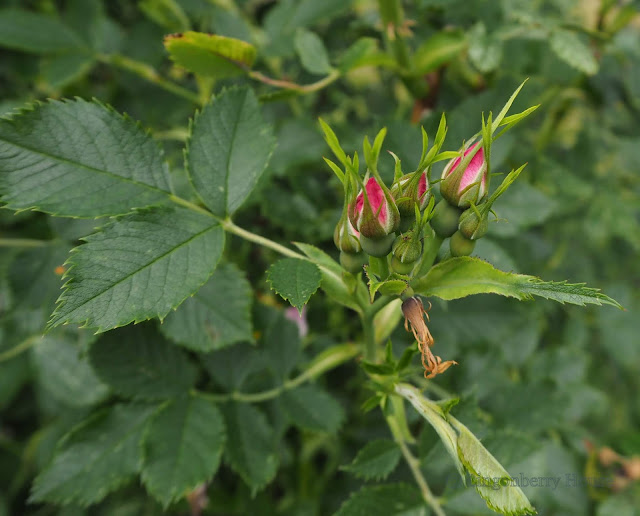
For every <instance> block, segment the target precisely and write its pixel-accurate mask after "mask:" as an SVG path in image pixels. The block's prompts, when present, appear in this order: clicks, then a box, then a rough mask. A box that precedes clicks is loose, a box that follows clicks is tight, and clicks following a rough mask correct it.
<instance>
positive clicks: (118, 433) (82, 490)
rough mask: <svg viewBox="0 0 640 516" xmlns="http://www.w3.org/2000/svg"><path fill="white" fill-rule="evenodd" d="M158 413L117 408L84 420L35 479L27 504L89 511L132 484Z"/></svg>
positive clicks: (150, 409) (143, 407)
mask: <svg viewBox="0 0 640 516" xmlns="http://www.w3.org/2000/svg"><path fill="white" fill-rule="evenodd" d="M154 412H155V407H153V406H149V405H137V404H136V405H116V406H114V407H111V408H109V409H107V410H104V411H102V412H100V413H99V414H97V415H96V416H94V417H92V418H90V419H88V420H87V421H85V423H83V424H81V425H80V426H79V427H78V428H76V429H75V430H74V431H72V432H71V434H69V435H68V437H67V438H66V439H65V440H64V441H63V444H62V446H61V447H60V448H59V449H58V451H57V452H56V454H55V456H54V457H53V460H52V462H51V463H50V464H49V466H48V467H47V468H46V469H45V470H44V471H42V473H40V474H39V475H38V476H37V477H36V479H35V481H34V484H33V488H32V489H31V497H30V498H29V501H30V502H51V503H57V504H71V503H73V504H77V505H82V506H87V505H90V504H93V503H96V502H99V501H100V500H102V499H103V498H104V497H105V496H107V495H108V494H109V493H110V492H111V491H113V490H115V489H117V488H118V487H120V486H121V485H123V484H125V483H126V482H128V481H129V480H131V478H132V477H133V476H134V475H135V474H136V473H138V471H139V470H140V467H141V465H142V446H141V441H142V437H143V435H144V430H145V428H146V426H147V423H148V421H149V418H150V417H151V415H152V414H153V413H154Z"/></svg>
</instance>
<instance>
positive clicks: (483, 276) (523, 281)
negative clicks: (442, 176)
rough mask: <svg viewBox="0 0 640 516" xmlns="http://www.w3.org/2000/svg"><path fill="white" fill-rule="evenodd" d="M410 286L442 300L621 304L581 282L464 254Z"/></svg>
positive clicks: (446, 262)
mask: <svg viewBox="0 0 640 516" xmlns="http://www.w3.org/2000/svg"><path fill="white" fill-rule="evenodd" d="M412 286H413V288H414V289H415V291H416V292H418V293H421V294H424V295H426V296H437V297H439V298H441V299H446V300H451V299H458V298H461V297H466V296H469V295H473V294H490V293H492V294H500V295H502V296H507V297H515V298H517V299H531V298H532V297H533V296H534V295H535V296H540V297H544V298H546V299H552V300H554V301H558V302H560V303H571V304H574V305H581V306H584V305H585V304H587V303H592V304H596V305H602V304H607V305H611V306H615V307H617V308H622V307H621V306H620V304H619V303H618V302H617V301H615V300H613V299H611V298H610V297H609V296H606V295H604V294H602V293H600V292H599V291H598V289H594V288H589V287H586V286H585V285H584V283H579V284H573V285H572V284H568V283H566V282H553V281H542V280H540V279H538V278H535V277H533V276H525V275H523V274H513V273H509V272H503V271H499V270H497V269H495V268H494V267H493V266H492V265H491V264H489V263H487V262H485V261H482V260H479V259H477V258H469V257H466V256H464V257H460V258H451V259H449V260H446V261H444V262H442V263H441V264H438V265H436V266H435V267H433V268H432V269H431V270H430V271H429V273H428V274H427V275H426V276H424V277H423V278H420V279H419V280H418V281H416V282H415V283H414V284H413V285H412Z"/></svg>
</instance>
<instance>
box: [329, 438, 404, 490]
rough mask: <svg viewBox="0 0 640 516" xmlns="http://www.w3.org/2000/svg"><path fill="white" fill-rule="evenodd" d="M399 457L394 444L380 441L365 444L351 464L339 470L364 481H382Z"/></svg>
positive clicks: (397, 449) (398, 451)
mask: <svg viewBox="0 0 640 516" xmlns="http://www.w3.org/2000/svg"><path fill="white" fill-rule="evenodd" d="M400 456H401V452H400V448H398V445H397V444H396V443H394V442H393V441H389V440H385V439H380V440H377V441H371V442H370V443H367V445H366V446H365V447H364V448H362V449H361V450H360V451H359V452H358V455H356V458H355V459H353V462H352V463H351V464H348V465H346V466H342V468H341V469H343V470H345V471H348V472H349V473H353V474H354V475H356V476H357V477H361V478H364V479H366V480H371V479H375V480H382V479H385V478H387V477H388V476H389V474H390V473H391V472H392V471H393V470H394V469H395V468H396V466H397V465H398V461H399V460H400Z"/></svg>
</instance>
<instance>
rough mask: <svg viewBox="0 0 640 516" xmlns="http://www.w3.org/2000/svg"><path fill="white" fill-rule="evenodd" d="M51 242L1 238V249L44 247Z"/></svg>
mask: <svg viewBox="0 0 640 516" xmlns="http://www.w3.org/2000/svg"><path fill="white" fill-rule="evenodd" d="M50 243H51V240H35V239H32V238H0V247H44V246H46V245H49V244H50Z"/></svg>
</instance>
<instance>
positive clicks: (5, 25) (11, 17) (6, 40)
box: [0, 8, 85, 54]
mask: <svg viewBox="0 0 640 516" xmlns="http://www.w3.org/2000/svg"><path fill="white" fill-rule="evenodd" d="M0 46H3V47H7V48H13V49H16V50H23V51H25V52H33V53H36V54H52V53H57V52H65V51H69V50H78V49H82V48H83V47H84V46H85V45H84V44H83V42H82V39H80V37H79V36H78V35H77V34H76V33H75V32H73V31H72V30H71V29H70V28H69V27H67V26H66V25H64V24H63V23H62V22H60V21H59V20H57V19H55V18H52V17H50V16H45V15H43V14H39V13H34V12H31V11H26V10H23V9H12V8H8V9H0Z"/></svg>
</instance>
